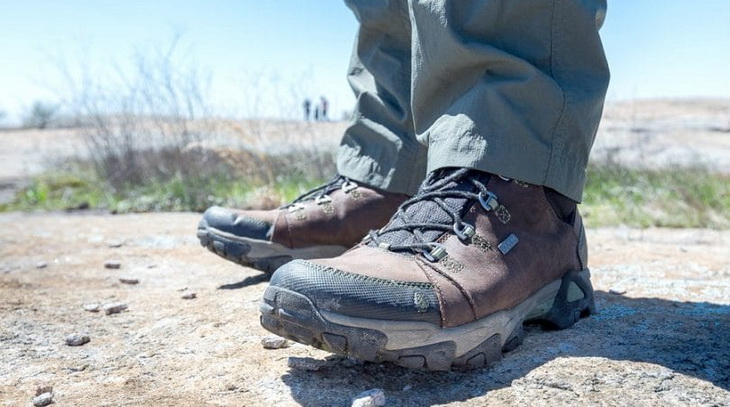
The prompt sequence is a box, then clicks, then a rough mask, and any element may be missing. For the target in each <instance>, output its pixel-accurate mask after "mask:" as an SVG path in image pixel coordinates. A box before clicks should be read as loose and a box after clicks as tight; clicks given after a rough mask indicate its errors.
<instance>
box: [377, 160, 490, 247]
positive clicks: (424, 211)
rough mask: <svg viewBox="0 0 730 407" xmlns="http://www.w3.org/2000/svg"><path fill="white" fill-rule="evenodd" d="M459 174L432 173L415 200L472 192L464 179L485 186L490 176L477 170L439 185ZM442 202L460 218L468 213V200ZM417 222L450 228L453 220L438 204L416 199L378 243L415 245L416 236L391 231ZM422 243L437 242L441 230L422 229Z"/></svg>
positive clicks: (380, 234) (387, 228) (386, 229)
mask: <svg viewBox="0 0 730 407" xmlns="http://www.w3.org/2000/svg"><path fill="white" fill-rule="evenodd" d="M456 172H459V170H454V169H443V170H440V171H437V172H435V173H432V174H431V177H429V179H427V180H426V181H425V182H424V185H423V186H422V187H421V189H420V190H419V192H418V194H417V195H416V197H415V198H418V196H419V195H422V194H423V193H429V192H435V191H445V190H452V191H464V192H475V191H476V187H475V186H474V185H473V184H472V183H471V182H465V181H466V180H465V178H466V177H476V178H477V179H479V181H480V182H482V183H483V184H486V183H487V182H488V180H489V174H486V173H483V172H478V171H465V170H461V172H463V173H464V175H463V176H462V177H458V178H456V179H454V180H451V181H450V182H447V183H444V184H443V185H441V183H440V182H439V180H440V179H443V178H444V177H446V176H448V175H451V174H454V173H456ZM442 200H443V202H444V203H445V204H446V205H447V206H448V207H449V208H450V209H451V210H453V211H455V212H456V213H458V214H459V215H460V216H463V215H464V214H465V212H466V211H467V210H468V207H467V204H468V203H469V201H471V200H470V199H466V198H459V197H447V198H442ZM419 223H437V224H443V225H452V224H453V223H454V219H453V218H452V217H451V215H449V214H448V213H447V212H446V211H444V210H443V209H442V208H441V207H440V206H439V205H437V204H436V203H435V202H434V201H433V200H430V199H429V200H418V201H416V202H415V203H413V204H412V205H409V206H408V207H407V208H405V216H403V215H402V214H400V213H399V214H397V215H396V216H395V218H394V219H393V220H392V221H391V223H390V224H389V225H388V226H386V227H385V228H383V229H381V230H380V232H379V238H380V239H379V240H380V241H381V242H385V243H389V244H391V245H398V246H400V245H409V244H416V243H418V242H419V241H418V239H417V237H416V236H415V235H414V234H413V232H411V231H410V230H390V229H395V228H397V227H401V226H403V225H406V224H419ZM424 229H425V230H424V233H423V240H424V241H426V242H433V241H435V240H436V239H438V238H439V237H440V236H441V234H443V232H442V231H439V230H428V228H424ZM368 244H369V245H370V246H377V243H375V242H373V241H371V242H369V243H368Z"/></svg>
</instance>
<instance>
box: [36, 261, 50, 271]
mask: <svg viewBox="0 0 730 407" xmlns="http://www.w3.org/2000/svg"><path fill="white" fill-rule="evenodd" d="M46 267H48V262H46V261H39V262H38V263H36V264H35V268H37V269H44V268H46Z"/></svg>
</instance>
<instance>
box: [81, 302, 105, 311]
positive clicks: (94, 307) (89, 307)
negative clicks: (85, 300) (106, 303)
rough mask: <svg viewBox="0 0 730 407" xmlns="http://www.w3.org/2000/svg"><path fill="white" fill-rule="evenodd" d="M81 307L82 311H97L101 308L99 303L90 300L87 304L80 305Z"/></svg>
mask: <svg viewBox="0 0 730 407" xmlns="http://www.w3.org/2000/svg"><path fill="white" fill-rule="evenodd" d="M82 307H83V308H84V311H89V312H99V311H100V310H101V309H100V308H101V305H99V304H97V303H95V302H92V303H89V304H84V305H82Z"/></svg>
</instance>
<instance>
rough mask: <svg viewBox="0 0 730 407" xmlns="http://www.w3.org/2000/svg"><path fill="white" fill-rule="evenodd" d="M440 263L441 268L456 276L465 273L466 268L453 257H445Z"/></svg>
mask: <svg viewBox="0 0 730 407" xmlns="http://www.w3.org/2000/svg"><path fill="white" fill-rule="evenodd" d="M439 263H441V266H442V267H443V268H445V269H446V270H448V271H450V272H452V273H454V274H459V273H461V272H462V271H464V268H465V267H466V266H464V264H462V263H461V262H460V261H458V260H456V259H455V258H453V257H451V256H446V257H444V258H443V259H441V260H440V261H439Z"/></svg>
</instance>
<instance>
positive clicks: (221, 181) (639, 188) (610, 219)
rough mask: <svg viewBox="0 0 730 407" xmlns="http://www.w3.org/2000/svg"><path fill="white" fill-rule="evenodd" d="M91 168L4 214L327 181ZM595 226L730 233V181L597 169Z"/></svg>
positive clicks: (239, 202)
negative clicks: (130, 175) (109, 177)
mask: <svg viewBox="0 0 730 407" xmlns="http://www.w3.org/2000/svg"><path fill="white" fill-rule="evenodd" d="M95 174H96V172H95V171H93V170H92V169H91V168H89V167H83V166H78V167H74V168H71V169H69V170H67V171H65V172H53V173H49V174H46V175H43V176H39V177H37V178H36V179H35V180H33V182H31V184H30V185H29V186H28V187H27V188H25V189H23V190H21V191H19V192H18V193H17V195H16V197H15V199H14V200H13V201H12V202H10V203H7V204H3V205H0V211H32V210H68V209H78V208H90V209H101V210H107V211H110V212H113V213H126V212H157V211H196V212H201V211H204V210H205V209H206V208H208V207H210V206H212V205H221V206H229V207H237V208H272V207H276V206H279V205H281V204H282V203H286V202H290V201H291V200H292V199H294V198H296V197H297V196H298V195H300V194H302V193H303V192H306V191H307V190H309V189H311V188H313V187H315V186H318V185H321V184H322V183H323V182H324V181H326V180H325V179H321V178H318V177H315V176H307V175H306V174H304V172H302V171H293V172H292V173H291V174H287V175H278V176H277V178H276V182H274V183H268V182H266V181H265V180H264V179H262V178H256V180H253V181H251V180H247V179H245V178H244V177H239V178H236V177H232V176H231V175H230V174H228V173H220V174H208V175H206V176H205V177H203V176H198V177H196V176H191V175H190V174H188V175H187V176H183V175H175V176H173V177H169V178H168V179H166V180H155V179H150V180H147V181H146V182H142V183H136V184H134V185H131V184H130V185H125V186H123V187H117V188H111V187H109V186H108V184H107V183H105V182H104V180H103V179H101V178H100V177H99V176H97V175H95ZM581 213H583V216H584V218H585V222H586V224H587V225H588V226H590V227H598V226H615V225H626V226H630V227H638V228H646V227H675V228H688V227H696V228H714V229H726V228H730V177H728V176H726V175H720V174H715V173H711V172H709V171H707V170H704V169H702V168H689V169H686V168H683V169H679V168H677V169H661V170H646V169H642V170H639V169H630V168H626V167H621V166H617V165H605V164H604V165H591V166H590V168H589V169H588V180H587V183H586V189H585V194H584V202H583V205H581Z"/></svg>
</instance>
